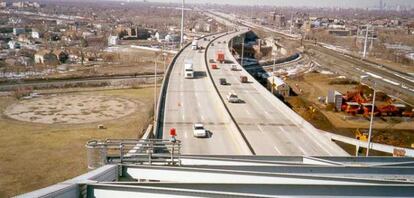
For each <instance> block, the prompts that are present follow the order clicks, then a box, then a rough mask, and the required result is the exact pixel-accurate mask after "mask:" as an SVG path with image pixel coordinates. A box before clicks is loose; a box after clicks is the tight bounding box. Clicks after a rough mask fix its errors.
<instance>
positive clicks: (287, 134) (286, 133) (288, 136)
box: [279, 127, 307, 155]
mask: <svg viewBox="0 0 414 198" xmlns="http://www.w3.org/2000/svg"><path fill="white" fill-rule="evenodd" d="M279 129H280V130H282V131H283V133H284V134H285V137H286V138H287V139H289V141H290V142H292V144H294V145H295V147H296V148H298V149H299V150H300V152H302V154H303V155H306V154H307V152H306V151H305V150H303V148H302V146H301V145H298V144H296V143H295V142H296V141H292V138H291V137H290V135H289V134H290V133H288V132H287V131H286V130H285V129H284V128H283V127H279Z"/></svg>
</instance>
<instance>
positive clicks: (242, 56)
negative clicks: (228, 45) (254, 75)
mask: <svg viewBox="0 0 414 198" xmlns="http://www.w3.org/2000/svg"><path fill="white" fill-rule="evenodd" d="M243 59H244V36H243V37H242V51H241V60H240V65H241V66H242V67H243Z"/></svg>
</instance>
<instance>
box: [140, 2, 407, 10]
mask: <svg viewBox="0 0 414 198" xmlns="http://www.w3.org/2000/svg"><path fill="white" fill-rule="evenodd" d="M382 1H383V3H385V5H390V6H396V5H400V6H401V7H402V8H403V7H411V8H414V0H382ZM147 2H171V3H179V2H181V0H147ZM185 2H188V3H220V4H237V5H252V4H256V5H277V6H307V7H353V8H375V7H379V5H380V0H185Z"/></svg>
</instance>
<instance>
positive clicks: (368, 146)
mask: <svg viewBox="0 0 414 198" xmlns="http://www.w3.org/2000/svg"><path fill="white" fill-rule="evenodd" d="M375 88H376V83H375V82H374V86H373V88H372V89H373V90H374V93H373V96H372V106H371V119H370V121H369V131H368V143H367V153H366V156H367V157H368V156H369V148H370V147H371V134H372V124H373V122H374V109H375V94H376V91H375Z"/></svg>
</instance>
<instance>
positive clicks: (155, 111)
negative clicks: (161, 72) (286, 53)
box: [154, 56, 158, 124]
mask: <svg viewBox="0 0 414 198" xmlns="http://www.w3.org/2000/svg"><path fill="white" fill-rule="evenodd" d="M157 59H158V56H156V57H155V61H154V74H155V75H154V124H155V123H156V122H157V66H158V64H157Z"/></svg>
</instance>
